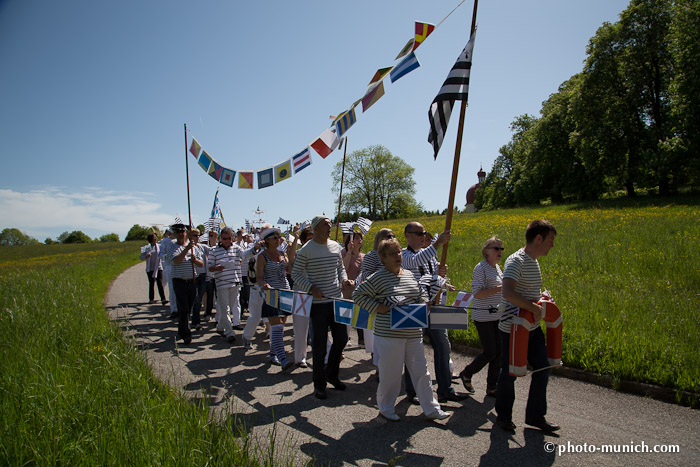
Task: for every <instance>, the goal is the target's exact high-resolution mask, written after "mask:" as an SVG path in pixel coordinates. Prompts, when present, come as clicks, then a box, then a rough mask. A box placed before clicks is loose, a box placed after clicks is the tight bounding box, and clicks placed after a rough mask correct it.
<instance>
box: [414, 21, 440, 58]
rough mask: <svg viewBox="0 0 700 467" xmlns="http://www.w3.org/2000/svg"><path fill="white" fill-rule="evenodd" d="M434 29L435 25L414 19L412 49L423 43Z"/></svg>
mask: <svg viewBox="0 0 700 467" xmlns="http://www.w3.org/2000/svg"><path fill="white" fill-rule="evenodd" d="M434 30H435V25H434V24H430V23H419V22H418V21H416V38H415V40H414V42H413V49H411V51H413V50H416V49H417V48H418V46H419V45H421V44H422V43H423V41H424V40H425V38H426V37H428V36H429V35H430V33H431V32H433V31H434Z"/></svg>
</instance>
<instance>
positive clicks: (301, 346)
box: [287, 224, 314, 368]
mask: <svg viewBox="0 0 700 467" xmlns="http://www.w3.org/2000/svg"><path fill="white" fill-rule="evenodd" d="M294 229H295V230H294V241H293V242H292V246H291V247H290V248H289V249H288V250H287V254H288V256H289V264H290V265H291V267H292V268H294V261H296V259H297V248H296V246H297V240H298V241H299V243H301V246H302V247H303V246H304V245H306V243H307V242H308V241H309V240H311V239H312V238H313V236H314V231H313V230H311V227H305V228H304V229H302V230H301V232H299V230H298V229H299V224H297V225H296V226H295V227H294ZM292 290H301V289H299V287H298V286H297V285H296V284H294V285H293V286H292ZM310 319H311V318H309V317H308V316H305V315H301V314H295V315H292V321H293V323H292V324H293V326H294V363H296V365H297V366H298V367H300V368H307V367H308V366H309V365H308V364H307V363H306V353H307V348H308V346H309V339H308V337H309V321H310Z"/></svg>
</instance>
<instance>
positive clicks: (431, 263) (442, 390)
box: [402, 222, 469, 404]
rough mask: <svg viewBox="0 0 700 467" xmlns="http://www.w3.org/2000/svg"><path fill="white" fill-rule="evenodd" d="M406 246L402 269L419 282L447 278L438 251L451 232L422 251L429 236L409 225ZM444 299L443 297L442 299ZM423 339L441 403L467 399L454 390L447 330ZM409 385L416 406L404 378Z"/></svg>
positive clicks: (416, 225)
mask: <svg viewBox="0 0 700 467" xmlns="http://www.w3.org/2000/svg"><path fill="white" fill-rule="evenodd" d="M404 234H405V236H406V243H407V244H408V246H407V247H406V248H404V249H403V251H402V254H403V267H404V268H405V269H409V270H410V271H411V272H412V273H413V275H414V276H415V278H416V280H417V281H419V282H420V279H421V277H422V276H424V275H426V274H428V275H431V276H432V275H434V274H438V275H440V276H442V277H445V276H446V275H447V265H445V266H440V265H439V264H438V260H437V249H438V248H439V247H440V246H442V245H444V244H446V243H447V242H449V241H450V238H452V231H451V230H445V231H444V232H442V233H441V234H440V235H439V236H438V238H437V240H435V242H434V243H433V244H432V245H430V246H428V247H427V248H423V244H424V243H423V242H424V239H425V237H426V236H427V235H428V232H426V231H425V228H424V227H423V225H422V224H421V223H420V222H409V223H408V224H407V225H406V228H404ZM443 297H444V295H443ZM423 332H424V335H426V336H428V338H429V339H430V345H431V346H432V347H433V352H434V356H433V360H434V363H435V378H436V379H437V383H438V388H437V396H438V402H440V403H441V404H442V403H445V402H447V401H454V402H459V401H463V400H465V399H467V398H468V397H469V396H468V395H466V394H458V393H456V392H455V390H454V388H453V387H452V371H451V370H450V352H451V349H450V341H449V339H448V337H447V330H446V329H424V330H423ZM404 382H405V384H406V395H407V396H408V398H409V399H410V400H411V402H413V403H415V399H416V398H415V390H414V389H413V384H412V383H411V378H408V377H406V378H404Z"/></svg>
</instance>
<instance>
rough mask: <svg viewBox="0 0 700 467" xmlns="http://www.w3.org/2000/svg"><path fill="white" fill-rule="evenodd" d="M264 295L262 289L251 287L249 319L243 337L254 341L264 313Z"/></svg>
mask: <svg viewBox="0 0 700 467" xmlns="http://www.w3.org/2000/svg"><path fill="white" fill-rule="evenodd" d="M262 304H263V297H262V295H261V292H260V290H258V289H254V288H253V287H251V288H250V298H249V299H248V320H247V321H246V322H245V328H243V337H244V338H246V339H248V340H249V341H252V340H253V339H254V338H255V331H256V329H257V328H258V324H260V316H261V315H262Z"/></svg>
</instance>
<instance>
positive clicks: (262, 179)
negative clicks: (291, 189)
mask: <svg viewBox="0 0 700 467" xmlns="http://www.w3.org/2000/svg"><path fill="white" fill-rule="evenodd" d="M272 170H273V169H272V167H269V168H267V169H263V170H259V171H258V188H267V187H269V186H272V185H274V184H275V181H274V178H273V177H274V175H273V173H272Z"/></svg>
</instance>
